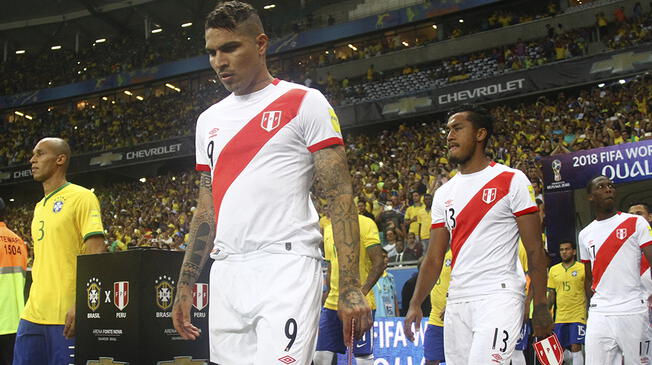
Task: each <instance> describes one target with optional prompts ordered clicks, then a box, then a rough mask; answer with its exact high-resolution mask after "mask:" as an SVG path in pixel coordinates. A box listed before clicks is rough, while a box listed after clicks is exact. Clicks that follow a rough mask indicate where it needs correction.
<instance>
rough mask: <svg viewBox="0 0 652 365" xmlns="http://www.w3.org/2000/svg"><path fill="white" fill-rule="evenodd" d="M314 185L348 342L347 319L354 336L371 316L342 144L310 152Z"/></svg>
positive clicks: (369, 323)
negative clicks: (329, 237)
mask: <svg viewBox="0 0 652 365" xmlns="http://www.w3.org/2000/svg"><path fill="white" fill-rule="evenodd" d="M313 157H314V163H315V178H316V188H317V191H318V192H319V194H318V195H319V196H323V197H325V198H326V199H327V200H328V209H329V213H330V218H331V224H332V227H333V240H334V243H335V250H336V252H337V257H338V263H339V280H340V282H339V304H338V311H339V315H340V319H341V320H342V322H343V324H344V338H345V339H346V343H347V344H348V342H349V338H350V336H351V335H350V331H351V327H350V324H351V321H352V320H355V327H354V328H353V331H354V333H355V336H356V337H359V336H361V335H362V333H363V332H364V331H366V330H367V329H368V328H370V327H371V325H372V323H371V315H370V313H371V312H370V309H369V306H368V305H367V302H366V300H365V298H364V296H363V295H362V291H361V288H360V269H359V263H360V225H359V223H358V211H357V208H356V206H355V204H354V202H353V185H352V181H351V175H350V172H349V168H348V165H347V162H346V152H345V151H344V146H340V145H338V146H331V147H327V148H324V149H321V150H319V151H317V152H315V153H313Z"/></svg>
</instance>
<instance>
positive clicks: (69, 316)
mask: <svg viewBox="0 0 652 365" xmlns="http://www.w3.org/2000/svg"><path fill="white" fill-rule="evenodd" d="M63 337H65V338H66V339H68V340H69V339H71V338H73V337H75V307H74V306H73V307H72V308H70V309H69V310H68V312H67V313H66V322H65V323H64V325H63Z"/></svg>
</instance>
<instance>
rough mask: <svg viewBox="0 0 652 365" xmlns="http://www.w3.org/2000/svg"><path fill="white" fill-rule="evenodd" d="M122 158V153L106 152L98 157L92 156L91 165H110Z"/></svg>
mask: <svg viewBox="0 0 652 365" xmlns="http://www.w3.org/2000/svg"><path fill="white" fill-rule="evenodd" d="M120 160H122V153H113V152H105V153H103V154H101V155H99V156H97V157H93V158H91V162H90V165H91V166H94V165H99V166H100V167H101V166H109V165H110V164H112V163H113V162H114V161H120Z"/></svg>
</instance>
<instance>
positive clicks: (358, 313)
mask: <svg viewBox="0 0 652 365" xmlns="http://www.w3.org/2000/svg"><path fill="white" fill-rule="evenodd" d="M337 315H338V316H339V317H340V320H341V321H342V327H344V328H343V334H344V344H345V345H346V346H347V347H351V346H353V343H351V331H353V337H354V338H355V339H360V338H362V336H363V335H364V333H365V332H367V331H368V330H369V329H370V328H371V326H372V325H373V321H372V319H371V309H370V308H369V304H368V303H367V299H366V298H365V296H364V295H362V290H360V288H347V289H344V290H342V291H340V298H339V301H338V304H337ZM353 320H355V322H353ZM352 322H353V326H354V327H353V328H352V327H351V324H352Z"/></svg>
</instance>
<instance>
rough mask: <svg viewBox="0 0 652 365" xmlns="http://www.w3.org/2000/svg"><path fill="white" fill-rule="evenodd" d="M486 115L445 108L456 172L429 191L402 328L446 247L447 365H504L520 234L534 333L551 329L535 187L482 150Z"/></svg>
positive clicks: (518, 282)
mask: <svg viewBox="0 0 652 365" xmlns="http://www.w3.org/2000/svg"><path fill="white" fill-rule="evenodd" d="M492 124H493V117H492V116H491V115H490V114H489V112H487V111H486V110H485V109H483V108H479V107H475V106H471V105H464V106H462V107H460V108H458V109H456V110H454V111H452V112H451V113H450V114H449V118H448V124H447V127H448V130H449V133H448V137H447V142H448V148H449V152H448V157H449V161H451V162H452V163H455V164H458V167H459V173H458V174H457V175H455V176H454V177H453V178H452V179H451V180H450V181H449V182H447V183H446V184H444V185H443V186H442V187H440V188H439V189H438V190H437V192H436V193H435V197H434V200H433V204H432V231H431V234H430V245H429V247H428V252H427V253H426V257H425V259H424V261H423V263H422V264H421V270H420V272H419V278H418V280H417V284H416V288H415V291H414V296H413V297H412V300H411V302H410V309H409V312H408V314H407V316H406V318H405V322H404V325H405V328H404V329H405V332H406V335H407V336H408V338H413V337H414V334H413V332H412V329H411V327H412V325H413V324H416V325H417V328H418V326H419V323H420V322H421V317H422V313H421V309H420V305H421V302H423V300H424V298H425V297H426V295H427V294H428V292H430V289H431V288H432V287H433V285H434V284H435V282H436V281H437V278H438V277H439V275H440V272H441V267H442V264H443V262H444V255H445V253H446V247H447V246H448V243H449V241H450V245H451V249H452V252H453V262H452V265H451V266H452V269H451V283H450V287H449V290H448V300H447V304H446V316H445V318H444V352H445V355H446V364H448V365H484V364H487V365H489V364H491V365H495V364H509V360H510V357H511V356H512V353H513V352H514V347H515V346H516V341H517V340H518V337H519V333H520V330H521V324H522V322H523V310H524V300H525V294H524V293H525V275H524V273H523V269H522V267H521V264H520V263H519V260H518V239H519V236H520V237H521V239H522V240H523V244H524V246H525V249H526V251H527V256H528V262H529V275H530V277H531V289H532V290H533V295H534V315H533V318H532V324H533V327H534V335H535V336H539V337H541V336H545V335H548V334H550V333H551V331H552V320H551V318H550V313H548V311H547V308H546V279H547V278H546V266H547V262H548V260H547V256H546V254H545V252H544V250H543V245H542V242H541V224H540V221H539V215H538V214H537V205H536V202H535V198H534V190H533V189H532V186H531V185H530V182H529V181H528V179H527V177H526V176H525V174H523V173H522V172H521V171H519V170H515V169H511V168H509V167H507V166H504V165H500V164H496V163H494V162H492V161H490V160H489V159H488V158H487V156H486V154H485V146H486V144H487V141H488V139H489V138H490V137H491V134H492V129H493V128H492Z"/></svg>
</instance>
